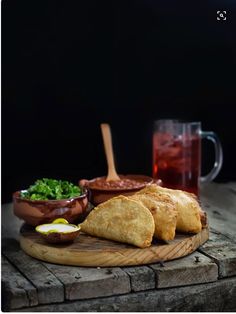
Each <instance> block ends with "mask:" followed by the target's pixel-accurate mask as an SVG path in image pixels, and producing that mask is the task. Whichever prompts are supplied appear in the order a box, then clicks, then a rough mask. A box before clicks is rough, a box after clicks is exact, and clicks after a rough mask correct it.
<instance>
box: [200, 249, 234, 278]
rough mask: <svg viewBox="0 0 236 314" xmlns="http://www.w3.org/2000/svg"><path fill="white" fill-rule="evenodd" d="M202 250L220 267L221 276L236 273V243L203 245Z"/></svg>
mask: <svg viewBox="0 0 236 314" xmlns="http://www.w3.org/2000/svg"><path fill="white" fill-rule="evenodd" d="M199 251H200V252H202V253H204V254H206V255H207V256H209V257H210V258H211V259H212V260H214V261H215V262H216V263H217V265H218V267H219V278H224V277H230V276H235V275H236V244H234V243H232V244H228V245H227V246H226V245H222V246H216V247H206V246H205V247H204V246H203V247H201V248H200V249H199Z"/></svg>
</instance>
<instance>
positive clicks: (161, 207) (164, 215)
mask: <svg viewBox="0 0 236 314" xmlns="http://www.w3.org/2000/svg"><path fill="white" fill-rule="evenodd" d="M129 198H132V199H134V200H138V201H140V202H141V203H142V204H143V205H144V206H146V207H147V208H148V209H149V210H150V212H151V213H152V215H153V218H154V222H155V232H154V235H155V236H156V237H157V238H158V239H160V240H164V241H169V240H173V239H174V237H175V229H176V223H177V214H178V212H177V210H176V209H175V205H174V203H173V201H172V200H171V198H170V197H169V196H168V195H164V194H163V195H162V197H158V196H157V195H156V194H155V193H145V194H134V195H132V196H129Z"/></svg>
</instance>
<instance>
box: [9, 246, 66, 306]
mask: <svg viewBox="0 0 236 314" xmlns="http://www.w3.org/2000/svg"><path fill="white" fill-rule="evenodd" d="M5 244H7V243H5ZM3 254H4V255H5V256H6V257H7V259H8V260H9V261H10V262H11V263H12V264H13V265H14V266H15V267H16V268H17V269H18V270H19V271H20V272H21V273H22V274H24V276H25V277H26V278H27V279H28V280H29V281H30V282H31V283H33V285H34V286H35V287H36V288H37V293H38V302H39V303H42V304H46V303H52V302H63V301H64V287H63V285H62V283H61V282H60V281H59V280H58V279H57V278H56V277H55V276H54V275H53V274H52V273H51V272H50V271H49V270H48V269H47V268H46V267H44V265H42V263H41V262H39V261H37V260H35V259H33V258H32V257H30V256H28V255H26V254H25V253H24V252H23V251H22V250H21V249H20V247H19V244H18V243H17V241H15V242H14V240H12V241H11V244H10V245H5V246H4V247H3Z"/></svg>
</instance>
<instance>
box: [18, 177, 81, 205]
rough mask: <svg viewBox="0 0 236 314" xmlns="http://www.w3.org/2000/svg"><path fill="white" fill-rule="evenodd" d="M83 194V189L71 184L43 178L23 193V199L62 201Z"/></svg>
mask: <svg viewBox="0 0 236 314" xmlns="http://www.w3.org/2000/svg"><path fill="white" fill-rule="evenodd" d="M81 194H82V191H81V188H80V187H79V186H77V185H74V184H73V183H71V182H68V181H62V180H55V179H47V178H43V179H40V180H37V181H36V182H35V183H34V184H33V185H31V186H30V187H29V188H28V189H27V190H25V191H22V192H21V197H22V198H26V199H30V200H61V199H66V198H72V197H78V196H80V195H81Z"/></svg>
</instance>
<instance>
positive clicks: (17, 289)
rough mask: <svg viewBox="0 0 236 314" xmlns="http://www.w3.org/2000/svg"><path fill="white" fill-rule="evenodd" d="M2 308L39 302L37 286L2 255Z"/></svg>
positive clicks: (19, 306) (16, 307) (11, 308)
mask: <svg viewBox="0 0 236 314" xmlns="http://www.w3.org/2000/svg"><path fill="white" fill-rule="evenodd" d="M1 271H2V273H1V275H2V278H1V283H2V310H3V311H9V310H14V309H19V308H21V307H26V306H33V305H37V304H38V297H37V291H36V288H35V287H34V286H33V285H32V284H31V283H30V282H29V281H28V280H27V279H26V278H25V277H23V275H22V274H20V273H19V272H18V271H17V270H16V269H15V268H14V267H13V266H12V265H11V264H10V263H9V262H8V261H7V259H6V258H5V257H4V256H2V269H1Z"/></svg>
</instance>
